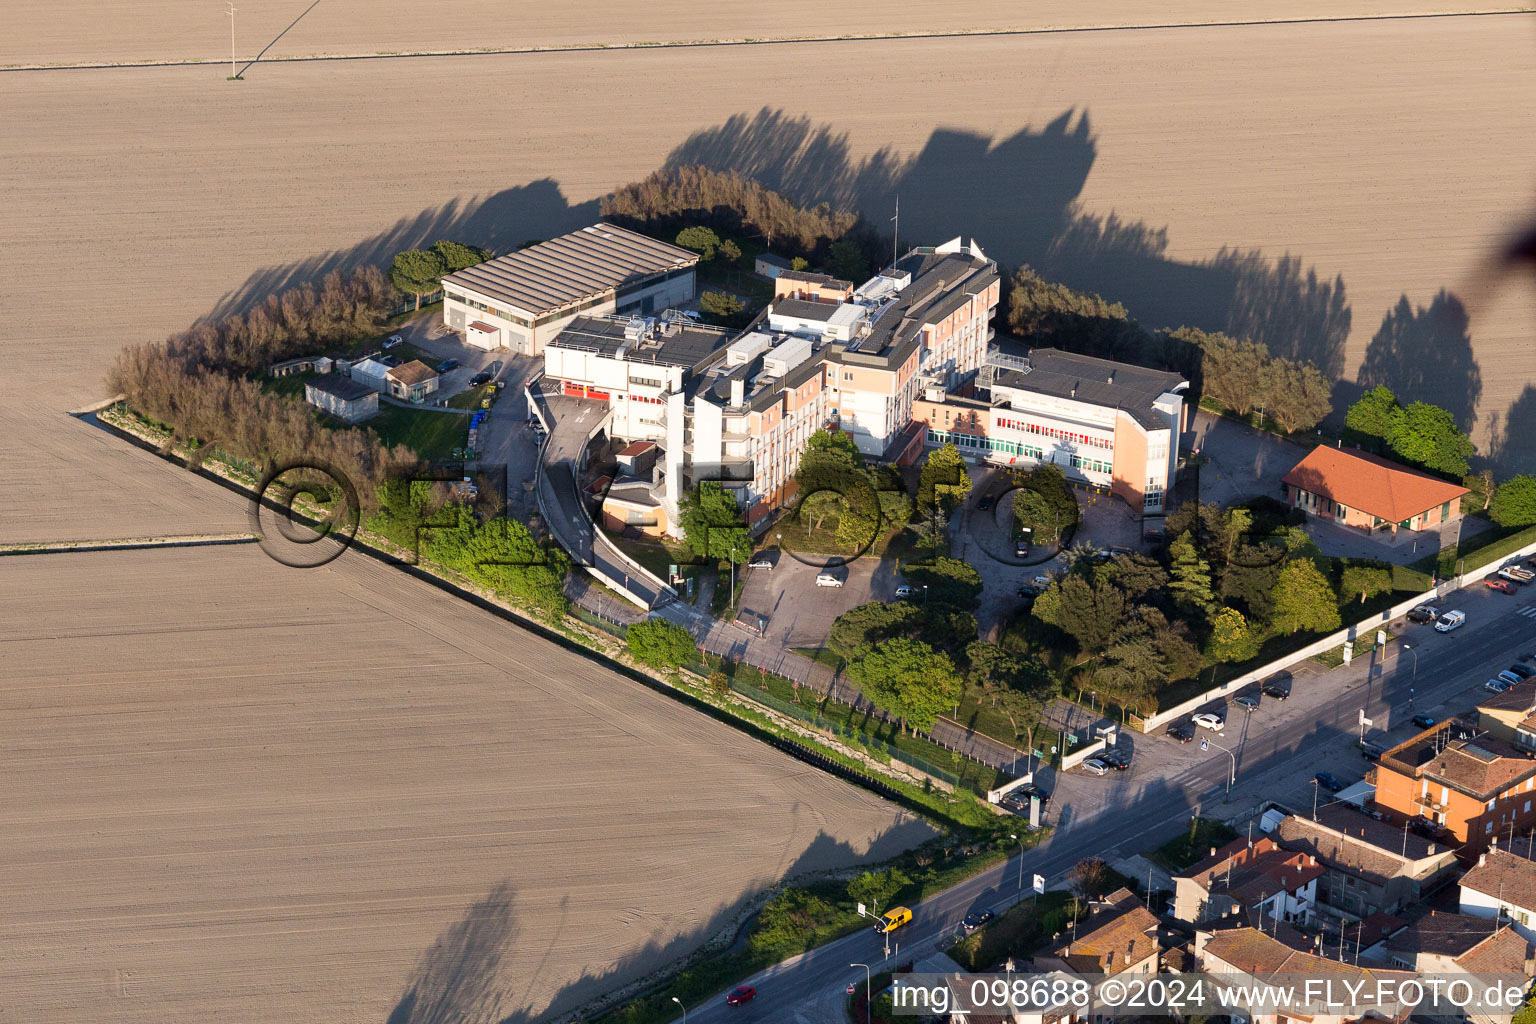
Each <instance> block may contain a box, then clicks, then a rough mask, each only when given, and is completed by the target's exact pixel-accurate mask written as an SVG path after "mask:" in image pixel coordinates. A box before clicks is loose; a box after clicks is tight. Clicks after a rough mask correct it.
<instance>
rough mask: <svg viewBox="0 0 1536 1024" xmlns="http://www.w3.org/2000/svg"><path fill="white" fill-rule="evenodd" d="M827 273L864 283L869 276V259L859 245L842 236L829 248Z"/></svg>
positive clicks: (856, 282) (855, 282)
mask: <svg viewBox="0 0 1536 1024" xmlns="http://www.w3.org/2000/svg"><path fill="white" fill-rule="evenodd" d="M827 273H829V274H831V275H832V276H833V277H837V278H841V279H842V280H844V281H852V282H853V283H854V284H862V283H863V282H864V279H865V278H866V277H868V276H869V261H868V260H866V259H865V258H864V254H863V253H862V252H860V251H859V247H858V246H857V245H855V244H854V243H853V242H851V241H849V240H848V239H846V238H840V239H838V240H837V241H835V242H833V243H832V247H831V248H830V249H828V250H827Z"/></svg>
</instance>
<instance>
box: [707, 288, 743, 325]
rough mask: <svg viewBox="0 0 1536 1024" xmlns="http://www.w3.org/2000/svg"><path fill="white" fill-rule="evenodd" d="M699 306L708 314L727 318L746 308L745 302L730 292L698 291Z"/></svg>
mask: <svg viewBox="0 0 1536 1024" xmlns="http://www.w3.org/2000/svg"><path fill="white" fill-rule="evenodd" d="M699 308H700V309H702V310H703V311H704V312H706V313H708V314H709V315H710V316H716V317H720V318H721V319H727V318H729V317H733V316H736V315H737V314H739V313H740V312H741V311H742V310H744V309H746V308H747V304H746V303H744V302H742V301H741V300H740V299H739V298H737V297H736V296H734V295H732V294H731V293H730V292H700V293H699Z"/></svg>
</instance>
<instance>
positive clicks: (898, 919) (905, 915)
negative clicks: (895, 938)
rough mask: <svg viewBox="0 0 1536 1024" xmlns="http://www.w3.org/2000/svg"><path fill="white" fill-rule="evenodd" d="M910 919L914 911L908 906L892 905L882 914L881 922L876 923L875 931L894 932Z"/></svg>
mask: <svg viewBox="0 0 1536 1024" xmlns="http://www.w3.org/2000/svg"><path fill="white" fill-rule="evenodd" d="M910 920H912V911H910V910H908V909H907V908H906V907H892V908H891V909H890V910H887V911H886V912H885V913H884V914H883V915H882V916H881V918H880V921H879V923H877V924H876V925H875V931H877V932H881V933H884V932H893V931H895V930H896V929H897V928H900V927H901V926H902V925H904V924H906V923H907V922H908V921H910Z"/></svg>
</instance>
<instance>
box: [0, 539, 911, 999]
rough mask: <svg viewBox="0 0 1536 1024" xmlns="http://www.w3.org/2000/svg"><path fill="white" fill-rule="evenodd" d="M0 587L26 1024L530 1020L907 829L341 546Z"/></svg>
mask: <svg viewBox="0 0 1536 1024" xmlns="http://www.w3.org/2000/svg"><path fill="white" fill-rule="evenodd" d="M0 574H3V578H4V580H5V585H3V586H0V651H3V653H4V659H5V666H6V667H5V670H4V672H5V676H6V678H7V680H8V681H7V682H6V684H5V685H4V686H3V687H0V718H3V719H4V721H5V722H6V730H5V733H6V738H5V743H4V747H3V749H0V770H3V771H4V773H5V776H6V792H7V794H8V796H7V799H6V801H5V803H6V813H5V814H3V815H0V851H3V854H4V861H5V864H6V870H5V871H4V872H0V899H3V901H4V903H5V906H6V930H5V938H4V940H3V941H0V950H3V954H4V955H3V956H0V992H3V993H4V997H3V999H0V1003H3V1005H4V1008H5V1012H6V1016H7V1017H10V1018H12V1019H15V1020H18V1021H20V1020H25V1021H29V1022H35V1024H47V1022H78V1021H86V1020H89V1021H99V1022H102V1024H109V1022H119V1021H121V1022H127V1021H133V1022H143V1021H184V1020H185V1021H191V1020H208V1019H212V1018H215V1017H217V1018H220V1019H230V1020H249V1021H256V1020H317V1021H318V1020H327V1021H357V1022H362V1021H369V1022H380V1021H384V1020H386V1019H389V1020H395V1021H406V1020H416V1021H427V1020H443V1021H447V1020H455V1021H460V1020H462V1021H476V1022H479V1021H498V1022H499V1021H502V1020H506V1019H510V1020H513V1021H517V1020H523V1019H526V1018H525V1017H523V1016H520V1014H523V1013H525V1012H526V1013H530V1014H534V1013H538V1012H539V1011H541V1010H543V1009H545V1008H546V1007H549V1006H551V1004H553V1008H554V1009H555V1010H559V1009H562V1008H564V1009H569V1008H570V1007H571V1006H573V1005H575V1004H578V1003H580V1002H582V1001H583V1000H584V999H586V998H590V997H591V996H592V994H593V992H594V991H595V990H601V989H603V988H606V987H607V986H608V985H610V984H614V983H618V982H622V981H624V980H626V979H627V978H632V977H635V976H638V975H639V974H641V973H643V972H644V971H646V970H647V969H648V968H654V967H656V966H658V965H660V964H663V963H667V962H670V961H671V960H672V959H673V958H675V957H676V956H678V955H680V954H681V953H682V952H684V951H685V950H686V949H688V948H690V947H692V946H693V945H695V944H696V943H697V942H698V941H699V940H700V938H701V937H702V936H705V935H709V934H712V933H714V932H715V931H717V930H718V929H719V928H720V927H721V926H722V924H723V923H724V922H726V921H727V920H728V919H729V917H730V916H731V914H732V913H733V911H734V908H736V907H739V905H740V903H741V901H742V900H743V898H745V897H746V896H747V895H749V894H750V893H752V892H755V891H757V890H759V889H761V888H762V887H764V886H767V885H770V884H772V883H773V882H775V881H777V880H778V879H780V878H782V877H785V876H786V875H794V874H797V873H800V872H804V871H813V870H820V869H825V868H831V867H838V866H843V865H848V864H852V863H855V862H858V861H860V860H863V859H866V858H869V857H879V856H889V855H891V854H893V853H895V852H896V851H898V850H900V849H903V848H906V847H907V846H909V845H911V844H913V843H915V842H917V841H920V840H921V839H922V838H924V837H925V836H927V835H929V834H931V833H930V830H929V828H928V826H927V825H926V824H924V823H922V822H921V821H918V820H915V819H913V818H911V817H910V816H908V815H906V814H904V813H902V812H901V811H899V810H898V809H896V808H895V807H893V806H892V805H890V804H888V803H886V802H884V801H882V800H880V799H878V798H876V797H874V796H872V795H869V794H866V793H864V792H863V791H861V790H858V789H855V788H853V787H851V786H848V785H845V784H843V783H842V782H839V781H836V780H834V779H831V778H830V777H828V776H825V775H823V774H822V773H820V772H818V771H815V770H813V769H811V768H809V767H807V766H805V765H803V764H801V763H799V762H797V761H794V760H792V759H791V758H789V757H787V756H785V755H782V754H780V753H779V752H777V751H775V750H773V749H771V748H769V747H767V746H765V745H763V744H760V743H757V742H755V741H753V740H750V739H748V738H746V737H744V736H742V735H741V734H739V733H737V732H735V731H734V730H732V729H730V728H728V727H726V726H724V725H720V724H718V723H716V722H714V721H712V720H711V719H709V718H707V717H705V716H703V715H700V714H695V713H692V712H688V711H685V710H682V709H681V708H680V707H679V706H678V705H676V704H674V703H673V702H671V701H670V700H668V699H667V698H665V697H662V696H660V695H658V694H655V693H653V692H651V691H650V690H648V689H646V688H644V687H642V686H640V685H639V684H636V683H632V682H630V681H628V680H625V679H622V678H620V677H617V676H615V675H614V674H613V673H611V672H609V671H606V670H604V669H602V668H600V667H598V666H596V665H594V664H593V663H591V662H589V661H587V660H585V659H583V658H581V657H578V656H576V655H574V654H571V653H568V652H566V651H564V650H562V649H560V648H558V647H555V646H554V645H552V644H549V643H547V642H545V641H543V640H539V639H537V638H533V637H531V636H530V635H529V634H527V633H525V632H524V631H523V630H521V629H519V628H517V627H515V626H513V625H510V624H508V623H506V622H504V621H502V620H500V619H498V618H495V617H493V616H491V615H489V614H488V613H484V612H481V611H478V610H476V609H473V608H470V607H468V606H466V605H464V604H462V603H460V602H459V601H457V600H456V599H454V598H452V597H450V596H448V595H445V594H442V593H441V592H439V591H437V590H436V589H434V588H432V587H430V586H427V585H426V584H423V583H419V582H417V581H414V580H412V579H410V578H408V577H406V576H405V575H403V574H401V573H399V572H398V571H396V570H393V569H389V568H386V567H383V566H380V565H378V564H377V563H374V562H372V561H371V560H369V559H367V558H366V557H364V556H361V555H358V554H356V553H350V554H346V555H343V556H342V557H341V558H340V559H339V560H337V561H336V562H333V563H331V566H330V567H328V568H326V569H320V570H293V569H287V568H284V567H282V566H279V565H277V564H276V563H275V562H272V561H270V560H269V559H267V558H266V556H264V555H263V554H261V553H260V552H259V551H258V550H257V549H256V548H255V547H253V546H245V547H239V548H200V549H189V550H188V549H184V550H181V551H177V552H164V551H132V552H127V551H125V552H97V553H91V554H61V555H31V556H22V557H15V556H13V557H10V558H5V559H3V560H0ZM192 581H195V583H196V586H188V583H189V582H192ZM148 609H152V610H149V611H147V610H148ZM39 623H49V624H50V625H48V626H47V627H46V628H45V627H41V626H39V625H38V624H39ZM406 1004H411V1005H414V1007H415V1012H414V1015H413V1014H412V1013H410V1012H406V1013H405V1014H404V1015H402V1016H400V1017H394V1016H391V1014H392V1013H393V1012H395V1011H396V1010H397V1008H398V1007H400V1006H402V1005H406Z"/></svg>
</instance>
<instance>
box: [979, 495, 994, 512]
mask: <svg viewBox="0 0 1536 1024" xmlns="http://www.w3.org/2000/svg"><path fill="white" fill-rule="evenodd" d="M991 507H992V495H990V494H983V495H982V496H981V497H980V498H979V499H977V501H976V511H978V512H985V511H986V510H987V509H989V508H991Z"/></svg>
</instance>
